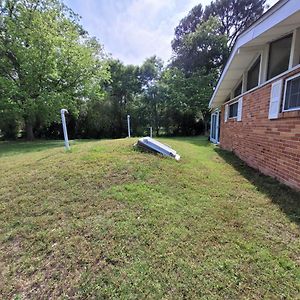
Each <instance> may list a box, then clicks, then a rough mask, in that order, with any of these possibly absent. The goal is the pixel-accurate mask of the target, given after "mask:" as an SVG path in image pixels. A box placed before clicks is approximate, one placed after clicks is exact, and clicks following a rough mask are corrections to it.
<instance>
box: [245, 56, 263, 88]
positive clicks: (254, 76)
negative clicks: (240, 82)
mask: <svg viewBox="0 0 300 300" xmlns="http://www.w3.org/2000/svg"><path fill="white" fill-rule="evenodd" d="M259 68H260V57H259V58H258V59H257V60H256V61H255V63H254V64H253V66H252V67H251V69H250V70H249V71H248V76H247V91H249V90H251V89H253V88H255V87H256V86H258V78H259Z"/></svg>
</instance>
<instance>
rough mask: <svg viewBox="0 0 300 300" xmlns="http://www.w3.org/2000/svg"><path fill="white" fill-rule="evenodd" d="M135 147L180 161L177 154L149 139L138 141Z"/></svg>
mask: <svg viewBox="0 0 300 300" xmlns="http://www.w3.org/2000/svg"><path fill="white" fill-rule="evenodd" d="M137 146H138V147H139V148H141V149H145V150H147V151H151V152H155V153H160V154H162V155H164V156H169V157H172V158H175V159H176V160H180V155H178V154H177V152H176V151H175V150H174V149H172V148H170V147H169V146H167V145H164V144H162V143H160V142H158V141H156V140H154V139H152V138H150V137H144V138H141V139H139V140H138V142H137Z"/></svg>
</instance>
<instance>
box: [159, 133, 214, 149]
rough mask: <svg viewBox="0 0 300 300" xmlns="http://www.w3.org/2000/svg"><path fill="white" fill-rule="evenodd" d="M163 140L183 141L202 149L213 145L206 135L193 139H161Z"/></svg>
mask: <svg viewBox="0 0 300 300" xmlns="http://www.w3.org/2000/svg"><path fill="white" fill-rule="evenodd" d="M161 139H164V140H168V139H170V140H176V141H182V142H185V143H189V144H192V145H196V146H201V147H208V146H210V145H211V143H210V141H209V139H208V137H207V136H204V135H199V136H192V137H161Z"/></svg>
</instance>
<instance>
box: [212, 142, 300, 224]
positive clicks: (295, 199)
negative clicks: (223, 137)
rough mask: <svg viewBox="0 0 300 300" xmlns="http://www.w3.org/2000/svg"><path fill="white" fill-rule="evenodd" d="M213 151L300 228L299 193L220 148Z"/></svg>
mask: <svg viewBox="0 0 300 300" xmlns="http://www.w3.org/2000/svg"><path fill="white" fill-rule="evenodd" d="M215 151H216V152H217V153H218V154H219V156H221V157H222V158H223V159H224V160H225V161H226V162H227V163H229V164H230V165H232V166H233V167H234V168H235V169H236V170H237V171H238V172H239V173H240V174H241V175H242V176H243V177H245V178H246V179H247V180H248V181H249V182H251V183H252V184H253V185H255V187H256V188H257V190H258V191H260V192H262V193H264V194H265V195H267V196H268V197H269V198H270V199H271V201H272V202H273V203H275V204H276V205H278V206H279V207H280V209H281V210H282V211H283V212H284V213H285V214H286V215H287V216H288V218H289V219H290V220H291V221H293V222H295V223H297V224H298V226H300V192H297V191H295V190H293V189H291V188H289V187H288V186H286V185H284V184H281V183H279V182H278V181H277V180H276V179H274V178H271V177H269V176H265V175H263V174H262V173H260V172H259V171H257V170H255V169H253V168H251V167H249V166H247V165H246V163H244V162H243V161H242V160H240V159H239V158H238V157H237V156H235V155H234V154H233V153H231V152H229V151H225V150H222V149H220V148H215Z"/></svg>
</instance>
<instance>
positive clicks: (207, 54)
mask: <svg viewBox="0 0 300 300" xmlns="http://www.w3.org/2000/svg"><path fill="white" fill-rule="evenodd" d="M219 27H220V23H219V21H218V19H216V18H213V17H212V18H209V19H208V20H207V21H206V22H203V23H201V24H200V25H198V26H197V28H196V30H195V31H194V32H192V33H190V34H188V35H186V36H184V38H183V40H182V45H181V47H180V48H179V49H178V50H177V54H176V57H175V59H174V62H173V65H174V66H176V67H179V68H181V69H182V70H184V71H185V73H186V74H191V73H193V72H195V71H197V70H200V69H201V70H206V73H209V72H210V71H211V70H212V69H214V68H217V69H218V68H220V67H221V66H222V64H223V62H224V59H226V57H227V53H228V48H227V39H226V37H225V35H223V34H221V33H220V32H219Z"/></svg>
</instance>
